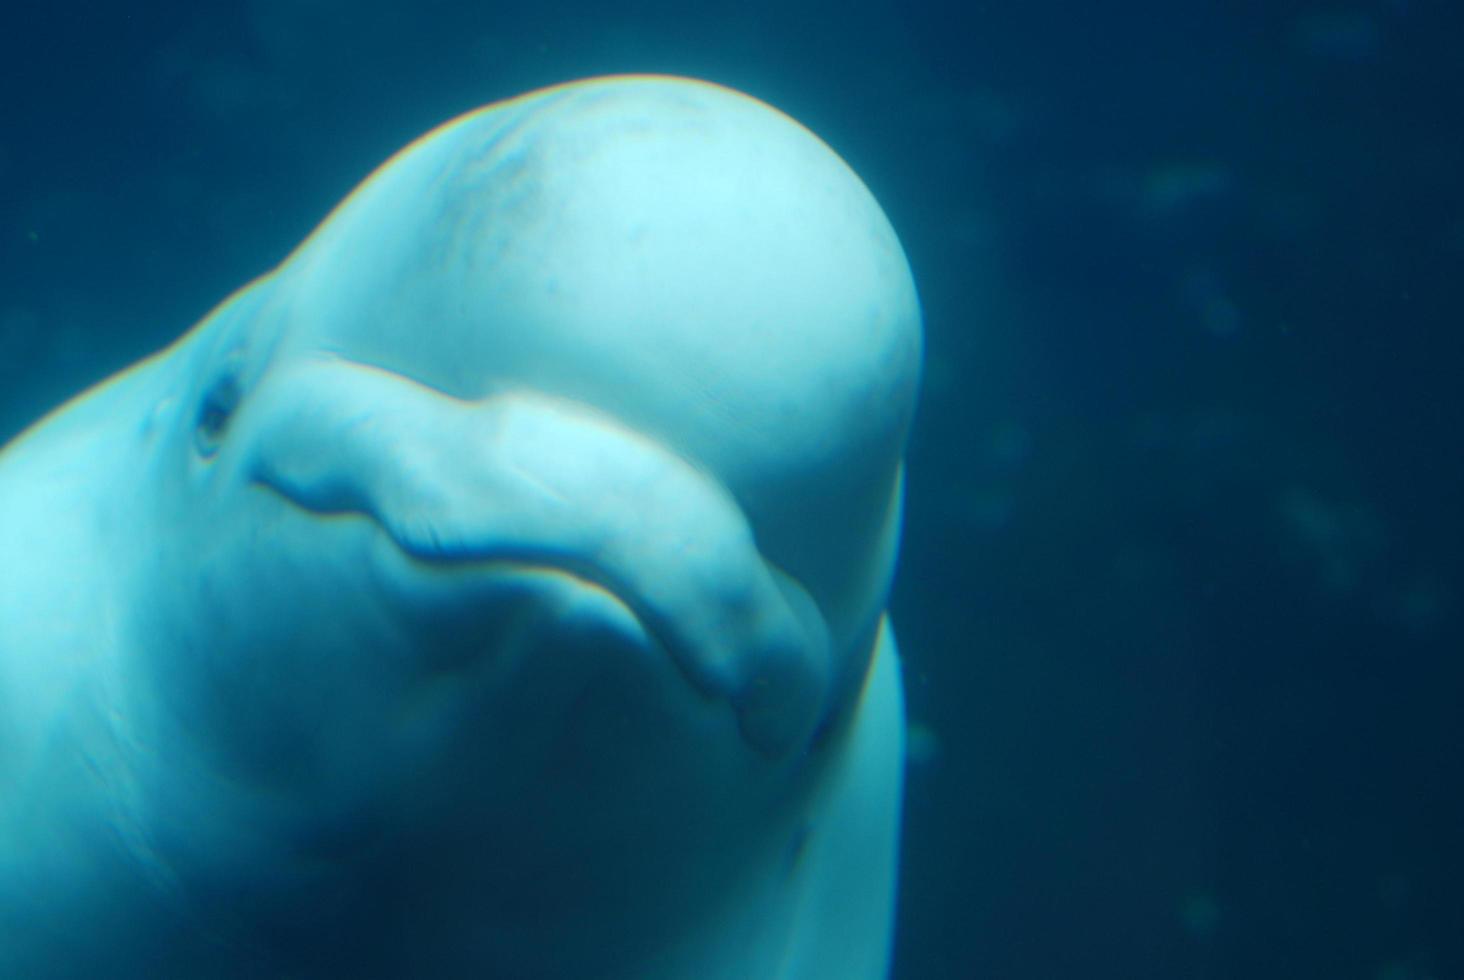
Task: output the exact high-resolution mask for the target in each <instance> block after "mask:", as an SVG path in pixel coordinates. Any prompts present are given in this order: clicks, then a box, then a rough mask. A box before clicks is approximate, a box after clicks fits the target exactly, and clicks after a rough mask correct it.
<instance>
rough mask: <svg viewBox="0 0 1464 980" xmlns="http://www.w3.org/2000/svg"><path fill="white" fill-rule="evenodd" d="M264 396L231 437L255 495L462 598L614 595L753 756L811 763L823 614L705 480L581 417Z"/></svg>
mask: <svg viewBox="0 0 1464 980" xmlns="http://www.w3.org/2000/svg"><path fill="white" fill-rule="evenodd" d="M267 385H268V386H269V387H268V388H263V387H262V388H261V390H260V391H259V393H258V398H257V399H256V402H257V405H256V407H255V408H253V409H252V411H253V412H254V416H253V418H252V419H245V418H242V417H241V422H245V423H247V426H246V427H247V430H248V431H249V433H250V436H249V438H248V440H247V445H246V446H245V447H244V453H243V455H244V458H245V460H246V462H245V464H244V466H245V475H246V477H247V479H249V480H250V481H251V482H253V483H254V484H257V485H259V486H262V487H264V488H267V489H268V490H270V491H272V492H274V493H275V494H277V495H279V496H280V497H283V498H284V499H285V500H286V501H288V502H289V503H290V504H292V505H293V506H295V507H297V508H299V509H302V510H304V511H306V512H309V513H312V514H318V515H322V516H324V515H341V514H358V515H362V516H365V517H367V518H368V519H370V520H371V521H372V522H374V523H375V524H376V525H378V526H379V528H380V529H381V531H382V532H383V533H384V534H385V535H386V536H387V537H388V538H389V539H390V541H391V542H392V544H393V545H394V546H395V549H397V550H398V551H399V552H400V553H401V554H402V555H403V556H405V557H406V558H407V559H408V560H409V561H410V562H411V563H412V564H413V565H414V566H417V567H426V568H429V569H431V570H434V571H443V570H448V571H452V572H454V573H457V574H458V575H460V576H461V577H462V578H463V579H464V580H465V581H466V580H468V579H471V578H472V577H473V576H480V577H481V576H483V575H489V576H492V575H496V574H502V573H504V572H505V571H506V570H510V569H512V570H519V571H522V570H524V569H530V570H533V569H547V570H554V571H560V572H565V573H568V574H569V575H571V576H573V577H575V578H577V579H579V580H581V581H582V582H584V583H587V584H588V585H590V586H593V587H596V588H598V589H601V590H604V591H605V592H608V593H609V594H610V595H612V596H613V597H614V598H615V599H616V600H618V601H619V602H620V603H621V604H623V605H624V607H625V608H627V609H628V610H629V612H630V613H631V614H632V615H633V616H634V617H635V619H636V620H637V621H638V622H639V624H640V626H641V627H642V628H643V629H644V630H645V633H646V634H647V635H648V636H649V637H650V638H651V639H652V640H653V641H654V642H655V643H657V644H658V645H659V646H661V647H662V648H664V650H665V651H666V652H667V654H669V657H670V659H671V660H672V661H674V663H675V666H676V668H677V669H678V670H679V671H680V672H681V673H682V674H683V675H684V677H685V679H686V680H687V681H688V682H689V683H690V685H691V687H692V688H694V689H695V691H696V692H698V693H699V695H700V696H701V697H703V698H708V699H714V700H718V701H722V702H725V703H726V704H728V705H729V706H730V707H731V708H732V709H733V710H734V711H735V712H736V716H737V724H738V727H739V729H740V730H741V732H742V735H743V736H744V738H745V739H746V741H747V742H748V743H749V744H750V745H751V746H752V747H753V748H754V749H756V750H757V751H758V752H760V753H762V754H764V755H767V756H781V755H784V754H786V753H787V752H789V751H792V750H794V749H796V748H797V747H798V746H800V745H804V744H806V743H807V742H808V740H809V739H810V738H811V737H812V735H813V733H814V732H815V730H816V729H817V727H818V725H819V723H820V722H821V721H822V720H823V719H824V718H825V716H826V714H827V712H828V711H829V710H830V706H829V705H827V704H826V703H825V702H826V701H827V699H828V694H829V690H830V687H831V686H832V681H831V676H832V673H833V671H832V666H831V662H830V661H831V652H830V638H829V633H828V628H827V625H826V623H825V620H824V616H823V615H822V613H821V612H820V610H819V608H818V606H817V604H816V602H815V601H814V600H813V599H812V598H811V597H810V595H809V594H808V592H807V591H806V590H805V589H804V588H803V587H802V586H801V585H800V583H798V582H797V581H796V580H795V579H794V578H792V577H791V576H789V575H787V574H785V573H784V572H783V571H781V570H780V569H778V568H777V567H776V566H774V565H773V564H771V563H770V562H768V561H767V560H766V559H765V558H764V556H763V555H762V554H761V552H760V551H759V549H758V545H757V541H756V539H755V536H754V531H753V528H752V526H751V525H750V524H749V522H748V520H747V518H746V516H745V515H744V514H743V512H742V510H741V508H740V507H739V506H738V504H737V502H736V501H735V500H734V499H733V497H732V496H731V494H730V493H728V491H727V490H726V489H725V487H724V486H723V485H722V484H721V483H720V482H719V481H718V480H717V479H716V478H715V476H714V475H712V474H709V473H707V472H704V471H703V470H701V469H699V468H698V467H696V466H695V465H693V463H691V462H690V461H688V460H686V459H684V458H683V457H681V456H679V455H678V454H677V453H675V452H673V451H672V450H671V449H669V448H668V447H666V446H664V445H662V444H660V443H658V442H656V441H655V440H653V439H650V438H648V437H646V436H644V435H642V434H640V433H637V432H635V431H633V430H631V429H628V428H626V427H625V426H623V425H621V424H619V423H618V422H617V421H616V420H614V419H612V418H609V417H607V416H605V415H603V414H600V413H597V412H595V411H594V410H592V409H590V408H588V407H586V406H583V405H579V404H577V403H573V402H568V401H565V400H562V399H555V398H550V397H546V396H543V395H539V394H536V393H532V392H524V391H509V392H503V393H499V394H495V395H491V396H489V397H487V398H485V399H483V400H481V401H462V400H458V399H454V398H451V397H449V396H447V395H444V394H443V393H441V392H439V391H437V390H435V389H432V388H429V387H426V386H424V385H421V384H418V383H417V382H415V381H412V380H410V379H407V378H404V377H402V376H400V375H396V374H393V373H391V372H388V371H384V370H381V369H378V368H374V367H370V366H366V365H362V364H357V363H353V362H348V361H343V360H339V359H330V360H320V361H314V362H310V363H305V364H302V365H299V366H295V367H292V368H291V369H289V371H288V372H286V373H284V374H283V375H282V376H281V377H279V378H276V379H271V380H269V381H268V382H267ZM435 580H440V581H443V582H445V583H446V584H445V585H444V588H449V589H450V588H452V587H453V586H452V582H453V580H454V576H453V575H449V576H446V577H443V576H435Z"/></svg>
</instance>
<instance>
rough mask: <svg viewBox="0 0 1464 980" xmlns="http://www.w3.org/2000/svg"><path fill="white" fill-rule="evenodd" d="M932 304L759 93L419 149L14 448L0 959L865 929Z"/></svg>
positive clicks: (888, 837) (607, 949) (892, 836)
mask: <svg viewBox="0 0 1464 980" xmlns="http://www.w3.org/2000/svg"><path fill="white" fill-rule="evenodd" d="M921 343H922V341H921V314H920V308H919V303H918V300H917V296H916V291H915V287H914V284H913V279H912V276H911V272H910V268H909V265H908V263H907V261H906V258H905V255H904V253H903V251H902V249H901V246H900V243H899V241H898V239H897V237H896V235H895V233H894V231H893V230H892V228H891V226H890V223H889V221H888V220H887V219H886V217H885V215H884V214H883V212H882V211H881V209H880V207H879V205H878V204H877V203H876V202H875V200H874V198H873V197H872V195H871V194H870V192H869V191H868V190H867V189H866V187H865V186H864V185H863V183H861V181H860V180H859V178H858V177H857V176H856V175H855V174H854V173H853V171H852V170H851V169H850V168H849V167H848V166H847V165H846V164H845V163H844V162H843V161H842V160H841V159H840V158H839V157H838V156H837V155H836V154H835V153H834V152H833V151H832V150H830V149H829V148H828V147H827V146H826V145H825V144H824V143H822V142H821V141H820V140H819V139H818V138H817V137H815V136H814V135H813V134H811V133H810V132H809V131H808V130H806V129H804V128H803V127H802V126H800V125H799V124H798V123H796V122H794V121H793V120H791V119H790V118H788V117H787V116H785V115H783V114H782V113H780V112H778V111H777V110H774V109H772V108H770V107H769V106H767V105H765V104H763V103H762V102H759V101H757V100H755V99H753V98H751V97H749V96H746V95H743V94H740V93H737V92H734V91H732V90H729V89H726V88H722V87H719V86H717V85H714V84H710V83H707V82H700V81H693V80H686V79H677V78H669V77H658V76H619V77H611V78H600V79H591V80H587V81H580V82H574V83H569V84H564V85H560V86H557V87H553V88H549V89H544V90H541V91H537V92H534V93H531V94H528V95H525V96H522V97H519V98H516V99H513V100H510V101H506V102H502V103H498V104H494V105H491V106H488V107H486V108H484V109H481V110H478V111H476V112H473V113H470V114H468V115H465V116H462V117H460V118H458V119H456V120H454V121H452V122H449V123H447V124H445V125H443V126H441V127H439V128H438V129H436V130H433V131H432V132H430V133H428V134H427V135H426V136H424V137H422V138H421V139H419V140H417V141H416V142H414V143H412V144H411V145H409V146H408V147H406V148H405V149H404V150H402V151H401V152H399V153H398V154H397V155H395V156H394V157H392V158H391V159H390V160H389V161H387V162H386V163H385V164H383V165H382V166H381V167H380V168H379V169H377V170H376V171H375V172H374V173H373V174H372V175H371V176H370V177H369V178H368V179H367V180H366V181H365V182H364V183H363V184H362V185H361V186H360V187H359V188H357V189H356V190H355V191H354V192H352V193H351V194H350V195H349V196H348V197H347V198H346V199H345V200H344V201H343V202H342V203H341V204H340V205H339V206H338V207H337V208H336V209H335V210H334V211H333V212H332V213H331V214H330V215H329V216H328V218H327V219H326V220H325V221H324V222H323V223H322V224H321V225H320V227H319V228H318V229H316V230H315V231H314V232H313V233H312V234H311V235H310V236H309V237H308V238H307V239H306V240H305V241H304V242H303V243H302V244H301V245H300V246H299V247H298V248H296V249H295V250H294V251H293V252H292V253H291V254H290V255H289V256H288V257H287V258H286V259H285V260H284V261H283V262H282V263H281V264H280V265H279V266H278V267H277V268H275V269H274V270H273V271H271V272H269V273H268V274H266V275H263V276H262V277H260V278H258V279H256V280H254V281H253V282H250V283H249V284H247V285H245V286H244V287H243V288H242V289H240V290H239V291H238V292H236V293H235V294H233V295H232V296H230V297H229V298H227V299H226V300H225V301H224V302H223V303H221V304H220V305H219V306H218V307H217V308H215V309H214V310H213V311H212V312H211V313H209V314H208V315H207V316H206V317H205V318H204V319H203V320H202V321H201V322H200V323H199V324H198V325H197V326H196V327H194V328H193V329H192V330H191V331H189V332H188V333H187V334H185V335H184V336H183V337H182V338H181V339H180V340H178V341H177V342H176V343H174V344H173V345H172V346H170V347H168V348H167V349H165V350H163V351H161V352H160V353H158V354H156V355H154V356H152V357H150V358H148V359H146V360H144V361H142V362H140V363H138V364H136V365H134V366H133V367H131V368H130V369H128V370H126V371H124V372H122V373H121V374H118V375H117V376H115V377H113V378H111V379H110V380H107V381H105V382H104V383H102V384H100V385H99V386H97V387H96V388H94V389H93V390H91V391H88V392H85V393H83V394H81V395H79V396H78V397H76V398H75V399H73V400H72V401H70V402H69V403H67V404H65V405H63V406H61V407H60V408H58V409H56V410H55V411H54V412H52V413H51V414H50V415H49V416H47V417H45V418H44V419H42V420H41V421H39V422H38V423H37V424H35V425H34V426H32V427H31V428H30V429H29V430H27V431H26V432H24V433H22V434H21V435H20V436H19V437H18V438H17V439H16V440H15V441H14V442H12V443H11V444H10V445H9V446H8V447H6V448H5V449H4V450H3V452H0V975H3V976H7V977H21V976H24V977H31V978H50V977H88V978H94V977H108V978H113V980H116V978H123V980H130V978H144V977H145V978H149V980H157V978H189V980H195V978H225V980H233V978H256V977H294V978H320V977H353V978H359V977H381V978H387V977H390V978H403V977H433V978H443V977H495V978H607V980H620V978H625V980H629V978H636V980H683V978H684V980H749V978H759V980H765V978H785V980H859V978H875V977H882V976H885V975H886V974H887V973H888V970H889V961H890V950H891V944H892V923H893V909H894V902H895V890H896V889H895V886H896V871H897V863H898V841H899V827H900V806H901V787H902V779H903V760H904V721H903V707H902V704H903V701H902V693H901V683H900V673H899V662H898V654H897V650H896V646H895V638H894V634H893V632H892V629H891V626H890V623H889V620H888V616H887V613H886V605H887V599H888V595H889V591H890V586H891V580H892V576H893V574H894V568H895V561H896V553H897V550H898V543H899V534H900V515H901V507H902V487H903V470H902V466H903V464H902V457H903V452H904V445H905V440H906V435H907V431H908V429H909V426H910V422H911V417H912V413H913V411H914V405H915V400H916V393H917V387H918V381H919V374H920V362H921Z"/></svg>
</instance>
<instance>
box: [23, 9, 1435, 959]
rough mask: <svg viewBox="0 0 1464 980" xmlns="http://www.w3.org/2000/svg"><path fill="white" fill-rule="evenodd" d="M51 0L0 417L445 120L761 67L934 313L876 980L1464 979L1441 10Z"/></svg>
mask: <svg viewBox="0 0 1464 980" xmlns="http://www.w3.org/2000/svg"><path fill="white" fill-rule="evenodd" d="M39 7H40V5H38V4H37V5H27V9H26V10H24V11H20V12H12V13H11V14H10V15H9V16H7V18H6V27H5V30H4V32H3V37H0V80H3V81H0V91H3V92H4V98H3V99H0V133H3V134H4V137H3V142H0V215H3V217H4V220H3V222H0V437H3V436H8V435H10V434H13V433H14V432H15V431H17V430H18V429H19V428H20V427H21V426H22V425H23V424H24V423H25V422H27V421H28V420H30V419H31V418H33V417H35V416H36V415H37V414H39V413H40V412H41V411H43V410H45V409H46V408H47V407H49V406H50V405H52V404H54V403H55V402H56V401H58V400H59V399H61V398H63V397H65V396H66V395H67V394H70V393H73V392H75V391H77V390H79V389H80V388H81V387H83V386H84V385H86V384H88V383H90V382H92V381H94V380H96V379H98V378H100V377H103V376H105V375H106V374H108V373H110V372H111V371H113V370H115V369H116V368H118V367H120V366H121V365H124V364H126V363H129V362H131V361H133V360H135V359H136V358H137V357H138V356H140V355H141V354H143V353H146V352H148V351H150V350H153V349H155V348H157V347H159V346H160V345H162V344H165V343H167V342H168V341H170V340H171V339H172V338H174V337H175V336H176V335H177V334H179V333H180V332H181V331H182V330H183V329H184V328H186V327H187V326H188V325H190V324H191V323H192V322H194V321H195V320H197V319H198V318H199V317H200V316H201V315H202V314H203V313H204V312H206V311H207V309H208V308H209V307H210V306H212V304H213V303H215V302H216V301H217V300H219V299H220V298H222V297H223V296H224V295H226V294H227V293H228V292H230V291H231V290H232V289H233V288H234V287H236V286H237V285H239V284H240V283H241V282H243V281H245V280H247V279H248V278H250V277H251V276H253V275H256V274H258V273H260V272H263V271H265V270H266V269H267V268H269V267H270V266H272V265H273V264H274V263H276V262H277V261H279V260H280V259H281V258H282V257H283V256H284V254H285V253H286V252H287V251H288V249H289V248H290V247H292V246H293V245H294V244H295V243H296V242H298V241H299V240H300V239H301V238H302V237H303V236H304V235H305V234H306V233H307V232H308V231H309V229H310V228H311V227H313V226H314V225H315V224H316V223H317V222H318V221H319V220H320V219H321V218H322V217H323V216H324V214H325V213H326V212H327V211H328V210H329V208H330V207H331V206H332V205H333V204H334V203H335V201H336V200H338V199H339V197H340V196H341V195H342V194H343V193H344V192H345V191H346V190H347V189H349V187H351V186H352V185H354V184H355V183H356V181H358V180H359V179H360V178H361V177H363V176H364V175H365V174H366V173H367V172H369V171H370V169H371V168H372V167H373V166H375V165H376V164H377V163H378V162H379V161H380V160H382V159H383V158H384V157H385V156H386V155H387V154H389V153H390V152H392V151H393V150H395V149H396V148H397V147H399V146H400V145H402V144H403V143H404V142H406V141H407V140H409V139H411V138H413V137H415V136H416V135H418V134H419V133H421V132H422V131H424V130H425V129H427V128H428V127H430V126H431V125H434V124H435V123H437V122H439V121H442V120H444V119H446V118H448V117H450V116H452V115H454V114H456V113H458V112H460V111H462V110H465V109H468V108H472V107H474V106H476V105H479V104H482V103H485V102H488V101H491V100H493V99H497V98H500V97H504V96H508V95H512V94H516V93H518V92H521V91H524V90H527V89H530V88H533V87H536V86H539V85H542V84H548V83H551V82H556V81H561V80H564V79H567V78H572V77H581V76H586V75H591V74H597V73H601V72H606V71H625V70H635V71H666V72H676V73H687V74H694V75H699V76H703V77H707V78H711V79H713V80H716V81H720V82H723V83H726V84H730V85H733V86H736V87H739V88H742V89H744V90H746V91H749V92H751V93H753V94H755V95H758V96H760V97H762V98H764V99H767V100H768V101H771V102H773V103H774V104H776V105H778V106H780V107H781V108H783V109H784V110H786V111H788V112H789V113H791V114H792V115H794V116H795V117H797V118H799V119H800V120H802V121H803V122H805V123H806V124H808V125H809V126H810V127H811V128H813V129H814V130H815V131H817V132H818V133H820V135H822V136H823V137H824V138H825V139H827V140H828V141H829V142H830V143H831V144H832V145H833V146H834V147H835V148H836V149H837V150H838V151H839V152H840V153H842V154H843V155H844V156H845V157H846V159H848V160H849V161H850V163H851V164H852V165H853V166H854V168H855V169H856V170H857V171H858V172H859V173H860V174H861V175H862V176H863V177H864V179H865V180H866V182H867V183H868V184H869V185H870V187H871V188H872V189H873V190H874V192H875V194H876V195H877V196H878V197H879V199H880V201H881V202H882V204H883V205H884V207H885V209H886V211H887V212H888V214H889V215H890V218H891V220H892V221H893V223H894V225H895V227H896V228H897V229H898V231H899V232H900V235H901V237H902V239H903V241H904V244H905V247H906V249H907V251H908V253H909V255H910V259H911V262H912V264H913V266H914V269H915V273H916V277H917V281H918V283H919V285H920V288H921V292H922V298H923V301H924V304H925V311H926V329H927V354H928V363H927V374H926V386H925V390H924V396H923V401H922V405H921V411H920V415H919V418H918V420H917V424H916V429H915V432H914V436H913V442H912V446H911V450H910V459H909V499H908V510H907V525H906V537H905V549H904V557H903V561H902V566H901V571H900V577H899V580H898V582H897V586H896V592H895V598H894V613H895V617H896V621H897V623H898V624H899V628H900V631H901V641H902V648H903V650H904V653H905V656H906V661H907V685H908V693H909V701H910V712H911V715H912V719H913V721H914V722H915V723H916V726H917V727H916V729H915V732H916V737H915V739H914V740H913V742H914V744H915V745H916V746H917V748H918V752H917V757H916V758H915V759H914V760H913V764H912V769H911V773H910V778H909V784H908V803H907V817H906V836H905V852H904V876H903V887H902V896H901V907H900V917H899V937H898V953H897V964H896V971H895V975H896V976H897V977H899V978H902V980H916V978H949V977H990V978H1010V980H1024V978H1033V980H1037V978H1055V977H1098V976H1102V977H1113V978H1128V980H1134V978H1150V977H1152V978H1156V980H1159V978H1164V980H1172V978H1178V977H1198V978H1205V977H1216V978H1220V977H1248V978H1271V977H1275V978H1278V980H1279V978H1287V980H1290V978H1296V977H1326V978H1349V977H1355V978H1359V980H1361V978H1368V980H1426V978H1433V980H1444V978H1451V977H1460V976H1464V904H1461V903H1464V899H1461V898H1460V895H1461V894H1464V892H1461V890H1460V886H1459V882H1460V880H1461V878H1464V855H1461V851H1460V847H1461V844H1460V839H1459V828H1460V827H1461V826H1464V764H1461V761H1460V748H1459V747H1460V746H1461V745H1464V712H1461V711H1460V709H1459V702H1460V696H1461V693H1464V655H1461V653H1460V651H1461V650H1464V642H1461V636H1460V633H1461V628H1460V626H1461V616H1464V605H1461V603H1464V569H1461V561H1460V555H1461V551H1464V527H1461V508H1460V500H1461V499H1464V454H1461V453H1460V452H1459V433H1460V431H1461V424H1464V401H1461V394H1460V385H1459V377H1460V361H1461V356H1460V355H1461V347H1460V342H1459V340H1458V330H1459V324H1460V323H1464V300H1461V294H1460V291H1459V282H1460V277H1459V269H1460V268H1461V267H1464V192H1461V185H1460V175H1461V174H1464V128H1461V126H1460V124H1459V120H1461V119H1464V61H1461V60H1460V59H1459V58H1458V57H1457V51H1456V48H1457V38H1458V37H1459V36H1461V35H1460V30H1461V27H1464V25H1461V23H1460V19H1461V18H1460V15H1459V14H1458V13H1456V12H1455V11H1454V10H1453V9H1452V7H1451V6H1450V5H1447V4H1444V3H1442V2H1437V0H1436V2H1428V0H1414V2H1412V3H1402V2H1376V0H1374V2H1355V3H1348V4H1344V3H1336V4H1328V3H1320V4H1317V3H1308V4H1292V3H1285V2H1281V3H1274V2H1271V3H1260V2H1245V3H1226V4H1208V3H1188V4H1185V3H1156V2H1138V3H1130V4H1121V5H1114V4H1077V3H1055V2H1050V0H1036V2H1032V3H1023V4H992V3H978V4H959V5H957V4H950V5H946V4H940V3H921V2H914V0H911V2H902V3H854V4H848V3H842V4H834V3H812V2H798V0H793V2H786V3H774V2H770V0H755V2H751V3H743V4H737V5H731V4H729V5H701V6H698V5H694V4H693V5H688V4H685V3H670V2H660V0H651V2H631V3H626V4H616V5H609V6H605V5H598V4H589V3H582V4H569V3H559V2H546V3H539V4H518V5H513V6H509V5H482V4H470V3H459V2H433V3H426V4H406V3H401V2H394V3H381V2H369V0H368V2H354V3H349V4H347V3H342V2H338V0H322V2H319V3H310V4H305V3H299V4H297V3H290V2H287V0H257V2H252V3H242V2H229V3H220V4H204V5H199V4H171V3H155V4H142V5H137V4H127V5H123V4H111V5H103V6H101V7H92V6H77V7H75V8H71V7H63V6H55V7H51V8H48V9H46V10H45V11H42V10H40V9H39ZM1115 7H1117V8H1121V9H1113V8H1115Z"/></svg>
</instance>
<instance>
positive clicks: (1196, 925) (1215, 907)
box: [1179, 891, 1220, 939]
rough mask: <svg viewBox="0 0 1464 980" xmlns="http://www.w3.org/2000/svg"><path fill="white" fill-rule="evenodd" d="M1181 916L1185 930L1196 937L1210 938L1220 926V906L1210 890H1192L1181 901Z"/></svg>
mask: <svg viewBox="0 0 1464 980" xmlns="http://www.w3.org/2000/svg"><path fill="white" fill-rule="evenodd" d="M1179 918H1180V921H1181V922H1182V923H1183V924H1184V929H1185V932H1187V933H1189V934H1190V935H1191V936H1193V937H1194V938H1196V939H1209V938H1210V937H1211V936H1213V935H1214V934H1215V930H1216V929H1218V928H1219V927H1220V906H1219V904H1218V903H1217V902H1216V901H1215V897H1214V896H1213V895H1211V894H1210V893H1209V892H1205V891H1196V892H1191V893H1190V894H1189V895H1187V896H1185V899H1184V901H1183V902H1181V903H1180V907H1179Z"/></svg>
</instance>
